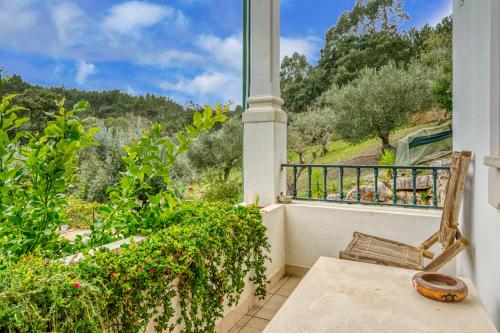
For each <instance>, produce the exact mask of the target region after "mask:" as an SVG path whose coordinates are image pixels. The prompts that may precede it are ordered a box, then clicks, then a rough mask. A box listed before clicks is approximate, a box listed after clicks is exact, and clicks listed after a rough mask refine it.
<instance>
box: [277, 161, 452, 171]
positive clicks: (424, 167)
mask: <svg viewBox="0 0 500 333" xmlns="http://www.w3.org/2000/svg"><path fill="white" fill-rule="evenodd" d="M281 167H282V168H292V167H297V168H309V167H311V168H345V169H358V168H359V169H399V170H442V171H449V170H450V167H449V166H428V165H383V164H290V163H287V164H282V165H281Z"/></svg>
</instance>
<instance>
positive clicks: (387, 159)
mask: <svg viewBox="0 0 500 333" xmlns="http://www.w3.org/2000/svg"><path fill="white" fill-rule="evenodd" d="M395 163H396V153H395V152H394V150H392V149H390V148H388V149H384V150H383V151H382V153H381V154H380V155H379V157H378V164H380V165H394V164H395ZM385 172H386V178H387V180H389V179H391V178H392V169H385Z"/></svg>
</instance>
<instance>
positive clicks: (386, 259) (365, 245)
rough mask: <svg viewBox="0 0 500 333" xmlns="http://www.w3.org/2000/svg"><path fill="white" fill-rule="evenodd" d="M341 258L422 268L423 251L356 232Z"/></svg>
mask: <svg viewBox="0 0 500 333" xmlns="http://www.w3.org/2000/svg"><path fill="white" fill-rule="evenodd" d="M340 258H342V259H349V260H355V261H363V262H370V263H377V264H380V265H386V266H395V267H403V268H409V269H417V270H422V268H423V251H422V250H420V249H418V248H416V247H413V246H409V245H406V244H403V243H399V242H394V241H391V240H387V239H383V238H379V237H373V236H369V235H365V234H361V233H354V238H353V241H352V242H351V243H350V244H349V246H348V247H347V248H346V251H344V252H341V253H340Z"/></svg>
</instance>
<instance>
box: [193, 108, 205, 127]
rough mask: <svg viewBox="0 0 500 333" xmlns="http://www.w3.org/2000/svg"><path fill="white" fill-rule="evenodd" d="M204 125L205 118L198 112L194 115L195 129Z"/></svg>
mask: <svg viewBox="0 0 500 333" xmlns="http://www.w3.org/2000/svg"><path fill="white" fill-rule="evenodd" d="M202 123H203V117H202V115H201V113H200V112H199V111H196V112H195V113H194V115H193V125H194V126H195V127H197V128H198V127H200V126H201V125H202Z"/></svg>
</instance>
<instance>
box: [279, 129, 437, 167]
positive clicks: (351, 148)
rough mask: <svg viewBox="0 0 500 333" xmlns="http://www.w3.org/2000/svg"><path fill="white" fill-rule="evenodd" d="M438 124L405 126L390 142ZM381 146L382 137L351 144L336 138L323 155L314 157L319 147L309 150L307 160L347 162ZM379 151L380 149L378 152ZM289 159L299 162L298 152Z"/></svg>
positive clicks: (289, 156) (331, 162) (392, 143)
mask: <svg viewBox="0 0 500 333" xmlns="http://www.w3.org/2000/svg"><path fill="white" fill-rule="evenodd" d="M434 125H436V124H435V123H427V124H423V125H418V126H410V127H404V128H401V129H398V130H396V131H395V132H394V133H393V134H392V135H391V137H390V143H391V145H393V146H394V147H396V146H397V143H398V141H399V140H400V139H402V138H404V137H405V136H407V135H408V134H410V133H413V132H415V131H418V130H419V129H422V128H425V127H430V126H434ZM380 147H381V142H380V139H378V138H373V139H369V140H366V141H363V142H360V143H356V144H351V143H349V142H346V141H344V140H334V141H333V142H332V143H331V144H330V146H329V147H328V152H327V153H326V154H325V155H324V156H321V157H318V158H313V154H314V152H316V151H318V148H317V147H312V148H311V150H310V151H309V152H307V153H306V161H312V163H317V164H336V163H346V162H349V161H350V160H352V159H354V158H356V157H360V156H368V155H370V153H373V151H376V150H379V149H380ZM376 153H378V151H377V152H376ZM288 159H289V161H290V163H299V159H298V156H297V154H294V153H290V154H288Z"/></svg>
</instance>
